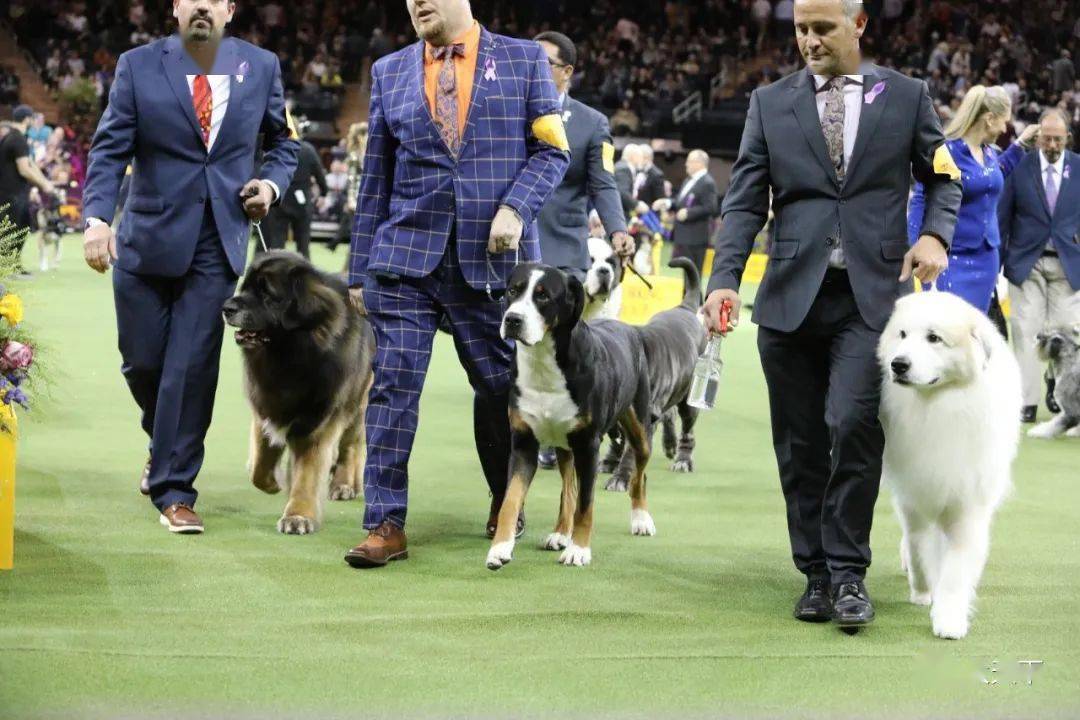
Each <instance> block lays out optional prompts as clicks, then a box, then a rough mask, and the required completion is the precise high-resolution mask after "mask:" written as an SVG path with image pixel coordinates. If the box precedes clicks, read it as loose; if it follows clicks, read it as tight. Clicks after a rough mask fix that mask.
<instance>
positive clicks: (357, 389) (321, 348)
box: [224, 251, 375, 535]
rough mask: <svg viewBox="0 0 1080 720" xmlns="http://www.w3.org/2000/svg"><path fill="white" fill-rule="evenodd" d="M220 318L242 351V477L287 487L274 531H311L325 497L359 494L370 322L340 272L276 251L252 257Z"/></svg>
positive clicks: (268, 487)
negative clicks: (246, 451)
mask: <svg viewBox="0 0 1080 720" xmlns="http://www.w3.org/2000/svg"><path fill="white" fill-rule="evenodd" d="M224 315H225V322H227V323H228V324H229V325H231V326H233V327H235V328H236V343H237V344H238V345H239V346H240V347H241V348H243V354H244V368H245V375H246V386H247V395H248V400H249V401H250V403H251V410H252V413H253V415H254V417H253V418H252V422H251V447H250V455H249V459H248V469H249V471H250V472H251V482H252V484H254V485H255V487H257V488H259V489H260V490H262V491H264V492H267V493H276V492H279V491H280V490H281V489H282V487H287V488H288V490H289V502H288V503H287V504H286V505H285V511H284V513H282V516H281V519H280V520H278V524H277V527H278V531H280V532H283V533H288V534H293V535H305V534H307V533H311V532H315V531H316V530H317V529H318V528H319V524H320V523H321V521H322V505H323V499H324V498H326V497H327V496H329V497H330V499H331V500H351V499H353V498H355V497H357V496H359V495H360V494H361V480H362V472H363V467H364V412H365V410H366V408H367V397H368V390H369V389H370V387H371V378H372V375H371V361H372V358H373V356H374V354H375V336H374V334H373V333H372V331H371V326H370V325H369V324H368V322H367V320H366V319H365V318H364V317H362V316H361V315H360V314H359V313H358V312H356V310H355V309H354V308H353V306H352V304H351V303H350V302H349V290H348V287H347V286H346V284H345V282H344V281H343V280H342V279H341V278H340V277H338V276H335V275H331V274H329V273H324V272H321V271H319V270H318V269H316V268H315V266H313V265H312V264H311V263H310V262H308V261H307V260H304V259H303V258H302V257H300V256H299V255H296V254H294V253H290V252H281V251H275V252H268V253H265V254H262V255H260V256H259V257H258V258H256V259H255V261H254V262H253V263H252V264H251V267H250V268H249V269H248V272H247V275H246V276H245V277H244V281H243V283H242V284H241V286H240V292H238V293H237V294H236V295H235V296H234V297H232V298H230V299H229V300H228V302H226V303H225V307H224ZM286 447H287V448H288V450H289V453H290V456H291V457H290V462H289V463H287V464H285V466H284V467H283V468H282V467H281V465H282V462H281V460H282V454H283V453H284V452H285V449H286ZM328 486H329V487H328Z"/></svg>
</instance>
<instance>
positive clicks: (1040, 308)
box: [1009, 255, 1077, 406]
mask: <svg viewBox="0 0 1080 720" xmlns="http://www.w3.org/2000/svg"><path fill="white" fill-rule="evenodd" d="M1076 296H1077V292H1076V291H1074V290H1073V289H1072V286H1071V285H1069V280H1068V278H1066V277H1065V270H1064V269H1063V268H1062V267H1061V261H1060V260H1058V258H1057V257H1056V256H1054V255H1044V256H1043V257H1041V258H1040V259H1039V261H1038V262H1037V263H1035V267H1034V268H1033V269H1032V270H1031V274H1030V275H1029V276H1028V279H1027V280H1025V281H1024V284H1023V285H1013V284H1012V283H1009V302H1010V304H1011V307H1012V322H1011V324H1012V333H1013V348H1014V350H1015V351H1016V358H1017V360H1018V361H1019V362H1020V377H1021V380H1022V387H1023V394H1024V405H1028V406H1030V405H1038V404H1039V401H1040V400H1041V398H1042V394H1043V373H1044V372H1045V370H1046V367H1045V365H1044V364H1043V362H1042V361H1041V360H1039V356H1038V354H1036V352H1035V337H1036V336H1037V335H1038V334H1039V333H1041V332H1042V331H1043V330H1045V329H1047V328H1048V327H1053V326H1054V325H1058V324H1061V323H1064V322H1066V317H1067V315H1068V312H1067V310H1068V309H1069V307H1070V303H1071V302H1072V301H1073V298H1074V297H1076Z"/></svg>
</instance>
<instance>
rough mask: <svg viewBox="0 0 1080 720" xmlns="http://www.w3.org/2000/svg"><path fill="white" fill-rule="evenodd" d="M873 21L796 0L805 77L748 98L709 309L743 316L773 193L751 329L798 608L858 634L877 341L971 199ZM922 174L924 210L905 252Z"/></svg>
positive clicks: (938, 260)
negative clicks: (876, 61) (871, 47)
mask: <svg viewBox="0 0 1080 720" xmlns="http://www.w3.org/2000/svg"><path fill="white" fill-rule="evenodd" d="M866 23H867V17H866V14H865V13H863V12H862V9H861V5H860V3H857V2H851V1H850V0H796V2H795V38H796V41H797V44H798V47H799V51H800V53H801V54H802V56H803V58H804V60H805V61H806V65H807V67H806V70H800V71H798V72H795V73H792V74H791V75H789V76H787V77H785V78H782V79H781V80H778V81H777V82H775V83H773V84H771V85H769V86H767V87H762V88H758V89H757V90H755V91H754V93H753V94H752V95H751V98H750V109H749V111H748V113H747V117H746V126H745V128H744V129H743V136H742V143H741V144H740V147H739V157H738V159H737V160H736V161H735V165H734V167H733V168H732V176H731V184H730V185H729V187H728V192H727V195H726V197H725V199H724V207H723V225H722V227H721V230H720V235H719V237H718V239H717V242H716V260H715V262H714V264H713V274H712V277H711V278H710V280H709V297H708V300H707V301H706V304H705V307H704V308H703V311H704V314H705V316H706V326H707V327H708V328H709V329H710V330H712V331H713V332H718V331H720V330H721V322H720V314H721V308H722V307H723V306H724V305H728V306H730V308H731V318H732V321H733V324H737V322H738V319H739V309H740V305H741V301H740V299H739V286H740V285H741V284H742V277H743V271H744V270H745V268H746V263H747V260H748V259H749V257H750V252H751V250H752V249H753V247H754V240H755V238H756V237H757V234H758V232H760V231H761V228H762V227H763V226H764V225H765V221H766V219H767V218H768V214H769V206H770V197H771V198H772V208H773V212H774V215H775V221H774V225H773V238H772V244H771V248H770V252H769V256H770V257H769V262H768V266H767V269H766V271H765V277H764V279H763V280H762V282H761V285H760V287H759V288H758V291H757V296H756V300H755V303H754V320H755V321H756V322H757V324H758V326H759V329H758V335H757V341H758V349H759V351H760V354H761V365H762V369H763V370H764V372H765V380H766V383H767V385H768V389H769V405H770V411H771V415H772V431H773V445H774V448H775V451H776V459H777V465H778V467H779V471H780V483H781V487H782V488H783V491H784V499H785V501H786V504H787V517H788V535H789V538H790V540H791V550H792V557H793V559H794V561H795V566H796V567H797V568H798V569H799V571H800V572H802V573H803V574H804V575H805V576H806V580H807V585H806V591H805V592H804V593H803V595H802V597H801V598H799V600H798V602H797V603H796V605H795V611H794V616H795V618H796V619H798V620H801V621H805V622H825V621H829V620H834V621H835V622H836V623H837V624H838V625H839V626H840V627H842V628H844V629H845V630H846V631H848V632H854V631H855V630H857V629H858V628H859V627H862V626H864V625H867V624H869V623H870V622H871V621H873V619H874V607H873V604H872V603H871V602H870V595H869V593H868V592H867V590H866V586H865V584H864V582H863V580H864V578H865V575H866V570H867V568H868V567H869V565H870V527H871V523H872V520H873V516H874V505H875V503H876V502H877V495H878V484H879V482H880V479H881V466H882V453H883V450H884V446H885V436H884V433H883V431H882V428H881V423H880V422H879V420H878V405H879V402H880V393H881V371H880V369H879V365H878V361H877V357H876V351H877V345H878V340H879V338H880V336H881V331H882V329H883V328H884V327H885V323H886V321H887V320H888V318H889V315H890V314H891V312H892V307H893V304H894V302H895V301H896V299H897V298H898V297H899V296H901V295H903V294H905V293H908V292H910V291H911V290H912V284H911V282H910V281H911V276H912V274H914V275H915V276H916V277H918V278H919V279H920V280H922V281H924V282H930V281H932V280H934V279H935V278H936V277H937V276H938V275H939V274H941V272H942V270H944V269H945V267H946V265H947V263H948V255H947V253H946V250H947V248H948V247H949V244H950V242H951V241H952V236H953V227H954V226H955V224H956V214H957V209H958V207H959V205H960V197H961V188H960V183H959V180H960V171H959V170H958V169H957V167H956V164H955V163H954V162H953V161H952V158H951V156H950V155H949V151H948V148H946V147H945V136H944V135H943V134H942V131H941V124H940V123H939V121H938V118H937V114H936V113H935V112H934V106H933V103H932V102H931V100H930V96H929V94H928V93H927V89H926V84H925V83H923V82H922V81H920V80H913V79H911V78H909V77H905V76H904V75H901V74H900V73H898V72H896V71H894V70H889V69H887V68H883V67H879V66H876V65H872V64H869V63H863V61H862V56H861V52H860V49H859V39H860V38H861V37H862V35H863V32H864V31H865V30H866ZM913 174H914V176H915V177H916V178H917V179H918V180H920V181H921V182H922V183H923V185H924V186H925V188H926V193H927V212H926V214H925V216H924V217H923V222H922V225H921V227H920V231H919V239H918V241H917V242H916V244H915V245H914V247H912V248H910V249H909V248H908V243H907V241H906V221H905V213H904V209H905V207H906V205H907V197H908V193H909V192H910V189H911V176H912V175H913Z"/></svg>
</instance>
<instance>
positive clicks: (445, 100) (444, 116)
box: [431, 43, 465, 157]
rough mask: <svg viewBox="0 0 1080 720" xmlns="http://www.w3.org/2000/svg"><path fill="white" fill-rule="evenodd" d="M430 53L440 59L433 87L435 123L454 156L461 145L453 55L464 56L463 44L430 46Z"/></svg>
mask: <svg viewBox="0 0 1080 720" xmlns="http://www.w3.org/2000/svg"><path fill="white" fill-rule="evenodd" d="M431 54H432V55H433V56H434V58H435V59H436V60H442V61H443V66H442V68H440V69H439V81H438V84H437V86H436V88H435V124H436V125H438V127H439V134H440V135H442V139H443V141H444V142H445V143H446V147H448V148H450V152H451V153H453V155H454V156H455V157H456V156H457V154H458V150H459V149H460V146H461V134H460V132H459V130H458V98H457V76H456V75H454V56H455V55H456V56H459V57H464V56H465V45H464V44H463V43H455V44H454V45H446V46H443V47H437V48H432V50H431Z"/></svg>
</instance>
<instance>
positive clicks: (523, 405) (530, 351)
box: [516, 338, 579, 448]
mask: <svg viewBox="0 0 1080 720" xmlns="http://www.w3.org/2000/svg"><path fill="white" fill-rule="evenodd" d="M516 363H517V388H518V392H519V393H520V395H519V397H518V401H517V410H518V413H519V414H520V415H521V419H522V420H524V421H525V423H527V424H528V426H529V427H530V428H532V431H533V434H534V435H536V439H537V440H539V441H540V444H541V445H545V446H553V447H561V448H569V444H568V441H567V435H568V434H569V433H570V432H571V431H572V430H573V429H574V428H575V427H577V426H578V425H579V420H578V415H579V409H578V406H577V403H575V402H574V400H573V398H571V397H570V390H569V389H568V388H567V386H566V377H565V376H564V375H563V372H562V370H561V369H560V368H559V365H558V363H556V362H555V347H554V344H553V343H552V341H551V340H550V338H545V339H544V340H543V341H541V342H540V343H538V344H537V345H534V346H532V347H526V346H524V345H521V344H519V345H518V347H517V358H516Z"/></svg>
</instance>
